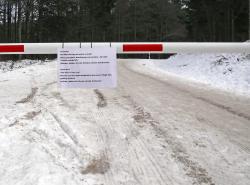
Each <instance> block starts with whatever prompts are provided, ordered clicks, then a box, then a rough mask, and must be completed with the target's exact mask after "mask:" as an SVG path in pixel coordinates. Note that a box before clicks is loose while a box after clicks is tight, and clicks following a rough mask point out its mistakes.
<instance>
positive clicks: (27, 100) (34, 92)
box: [16, 88, 38, 104]
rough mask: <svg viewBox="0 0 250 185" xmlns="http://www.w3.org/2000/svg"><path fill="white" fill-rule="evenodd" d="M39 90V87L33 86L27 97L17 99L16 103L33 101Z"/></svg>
mask: <svg viewBox="0 0 250 185" xmlns="http://www.w3.org/2000/svg"><path fill="white" fill-rule="evenodd" d="M37 91H38V88H32V89H31V93H30V94H28V96H27V97H26V98H23V99H22V100H20V101H17V102H16V103H19V104H23V103H28V102H31V101H32V100H33V98H34V97H35V95H36V93H37Z"/></svg>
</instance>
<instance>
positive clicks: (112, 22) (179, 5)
mask: <svg viewBox="0 0 250 185" xmlns="http://www.w3.org/2000/svg"><path fill="white" fill-rule="evenodd" d="M248 3H249V2H248V0H0V42H8V43H10V42H79V41H81V42H90V41H93V42H141V41H145V42H153V41H157V42H158V41H163V42H165V41H215V42H217V41H245V40H247V39H248V36H250V31H249V34H248V29H250V28H249V21H250V14H249V4H248Z"/></svg>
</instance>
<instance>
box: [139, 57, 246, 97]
mask: <svg viewBox="0 0 250 185" xmlns="http://www.w3.org/2000/svg"><path fill="white" fill-rule="evenodd" d="M137 64H139V65H140V66H145V67H147V68H149V69H153V70H154V71H155V72H156V73H165V74H168V75H172V76H175V77H177V78H182V79H184V80H191V81H193V82H198V83H203V84H206V85H209V86H211V87H214V88H219V89H222V90H226V91H230V92H233V93H236V94H239V95H245V96H249V95H250V58H249V55H248V56H247V55H245V54H177V55H174V56H172V57H170V58H169V59H165V60H138V61H137Z"/></svg>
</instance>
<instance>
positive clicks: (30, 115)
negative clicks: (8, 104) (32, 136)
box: [24, 110, 42, 120]
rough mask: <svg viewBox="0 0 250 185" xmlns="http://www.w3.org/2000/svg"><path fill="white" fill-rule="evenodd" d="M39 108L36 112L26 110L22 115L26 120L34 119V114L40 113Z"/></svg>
mask: <svg viewBox="0 0 250 185" xmlns="http://www.w3.org/2000/svg"><path fill="white" fill-rule="evenodd" d="M41 112H42V111H41V110H40V111H38V112H35V111H32V112H28V113H27V114H25V115H24V119H26V120H32V119H34V118H35V117H36V116H38V115H39V114H41Z"/></svg>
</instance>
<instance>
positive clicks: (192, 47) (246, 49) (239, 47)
mask: <svg viewBox="0 0 250 185" xmlns="http://www.w3.org/2000/svg"><path fill="white" fill-rule="evenodd" d="M91 45H92V47H93V48H94V47H99V46H108V47H110V43H92V44H91V43H81V44H80V43H23V44H1V43H0V54H56V53H57V49H58V48H62V47H64V48H80V46H81V47H91ZM111 47H116V48H117V53H119V54H128V53H250V43H249V42H244V43H194V42H192V43H191V42H190V43H188V42H176V43H117V42H116V43H111Z"/></svg>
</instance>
